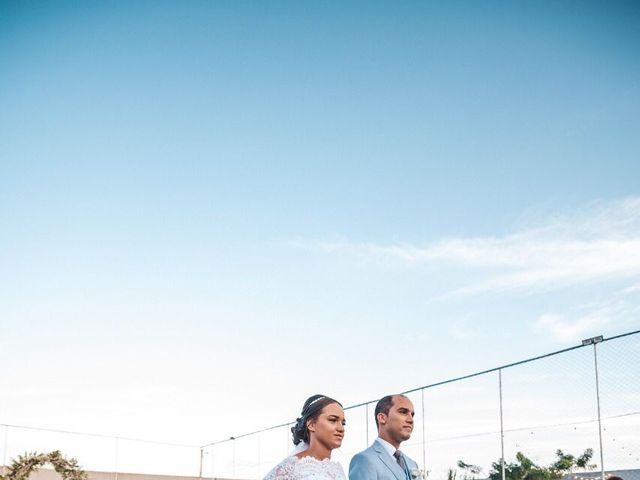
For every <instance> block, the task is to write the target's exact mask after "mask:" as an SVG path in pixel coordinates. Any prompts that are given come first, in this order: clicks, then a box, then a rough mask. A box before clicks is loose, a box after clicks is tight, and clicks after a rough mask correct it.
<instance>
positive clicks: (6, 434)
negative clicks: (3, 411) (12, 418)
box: [2, 425, 9, 475]
mask: <svg viewBox="0 0 640 480" xmlns="http://www.w3.org/2000/svg"><path fill="white" fill-rule="evenodd" d="M8 449H9V425H5V426H4V448H3V451H2V474H3V475H4V469H5V468H6V467H7V450H8Z"/></svg>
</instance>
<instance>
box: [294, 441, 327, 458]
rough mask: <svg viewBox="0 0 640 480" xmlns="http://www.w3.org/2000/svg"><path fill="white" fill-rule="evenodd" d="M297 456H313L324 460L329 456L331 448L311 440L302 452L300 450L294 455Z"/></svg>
mask: <svg viewBox="0 0 640 480" xmlns="http://www.w3.org/2000/svg"><path fill="white" fill-rule="evenodd" d="M296 456H297V457H298V458H303V457H313V458H315V459H317V460H325V459H327V458H331V450H329V449H328V448H327V447H325V446H324V445H319V444H317V443H316V442H311V445H310V446H309V448H308V449H306V450H305V451H304V452H300V453H298V454H297V455H296Z"/></svg>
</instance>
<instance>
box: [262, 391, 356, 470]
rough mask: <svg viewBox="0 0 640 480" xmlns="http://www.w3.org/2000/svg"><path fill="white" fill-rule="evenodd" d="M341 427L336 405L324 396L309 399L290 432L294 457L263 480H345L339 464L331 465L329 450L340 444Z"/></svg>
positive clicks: (341, 412) (340, 406) (341, 410)
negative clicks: (293, 446)
mask: <svg viewBox="0 0 640 480" xmlns="http://www.w3.org/2000/svg"><path fill="white" fill-rule="evenodd" d="M344 424H345V421H344V410H343V409H342V405H340V403H339V402H337V401H336V400H334V399H333V398H329V397H327V396H325V395H313V396H311V397H309V398H308V399H307V401H306V402H304V406H303V407H302V413H301V414H300V417H298V418H297V419H296V423H295V425H294V426H293V427H292V428H291V433H293V444H294V445H295V446H296V448H295V450H294V452H293V454H292V455H291V456H289V457H287V458H285V459H284V460H283V461H282V462H280V463H279V464H278V465H276V466H275V467H274V468H273V469H272V470H271V471H270V472H269V473H268V474H267V476H266V477H264V479H263V480H311V479H313V480H346V477H345V475H344V471H343V470H342V467H341V466H340V464H339V463H337V462H332V461H331V450H333V449H334V448H339V447H340V445H341V444H342V438H343V437H344Z"/></svg>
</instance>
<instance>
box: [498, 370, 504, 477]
mask: <svg viewBox="0 0 640 480" xmlns="http://www.w3.org/2000/svg"><path fill="white" fill-rule="evenodd" d="M498 389H499V390H500V472H501V474H502V480H505V477H506V472H505V469H504V421H503V418H502V369H501V368H500V369H498Z"/></svg>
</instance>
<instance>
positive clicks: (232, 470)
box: [231, 438, 236, 478]
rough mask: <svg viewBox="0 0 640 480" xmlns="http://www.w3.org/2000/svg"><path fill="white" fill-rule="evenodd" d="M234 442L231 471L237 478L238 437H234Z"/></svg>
mask: <svg viewBox="0 0 640 480" xmlns="http://www.w3.org/2000/svg"><path fill="white" fill-rule="evenodd" d="M232 443H233V466H232V469H231V472H232V475H231V476H232V477H233V478H236V439H235V438H234V439H233V441H232Z"/></svg>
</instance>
